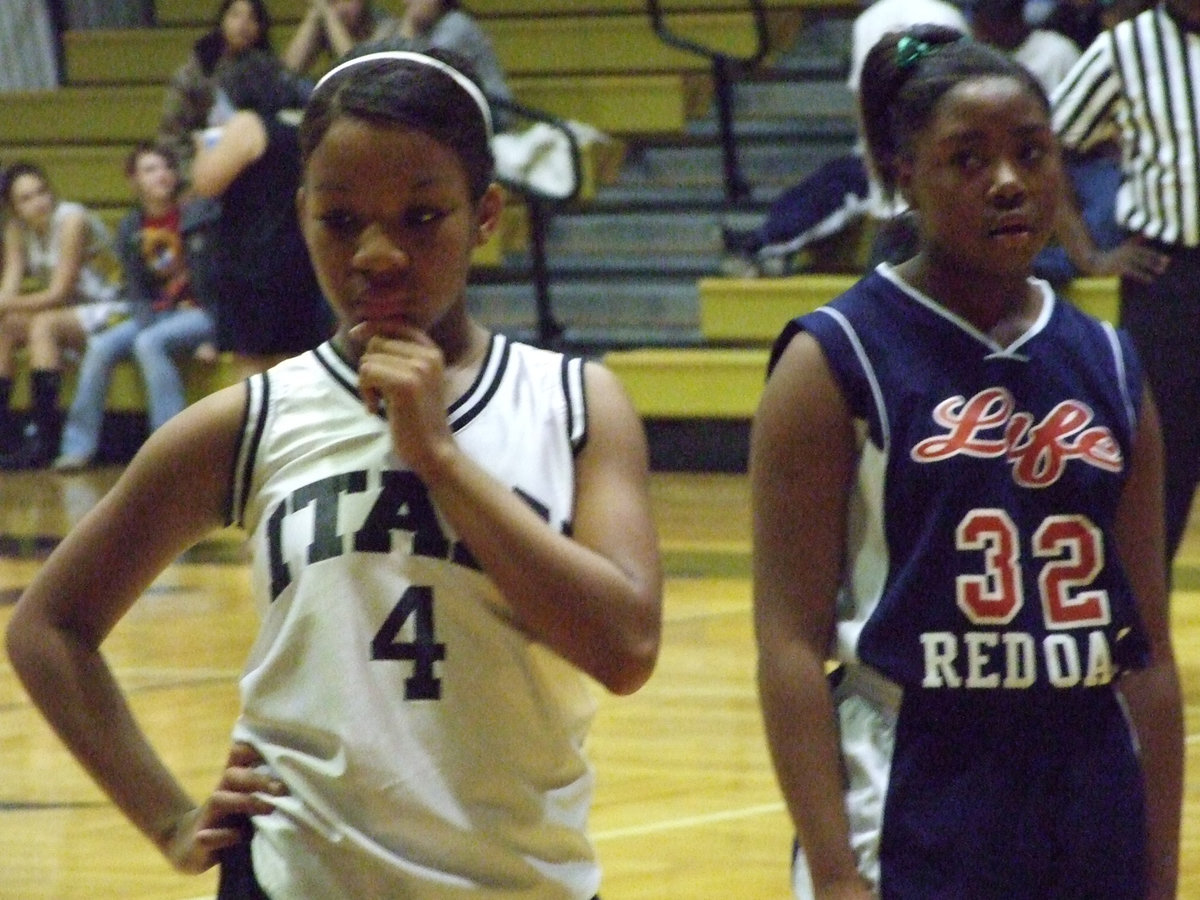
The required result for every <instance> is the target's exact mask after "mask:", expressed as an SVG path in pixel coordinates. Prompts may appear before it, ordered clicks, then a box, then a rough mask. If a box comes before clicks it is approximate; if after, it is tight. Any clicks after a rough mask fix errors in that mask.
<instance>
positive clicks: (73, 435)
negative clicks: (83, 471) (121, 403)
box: [54, 319, 139, 469]
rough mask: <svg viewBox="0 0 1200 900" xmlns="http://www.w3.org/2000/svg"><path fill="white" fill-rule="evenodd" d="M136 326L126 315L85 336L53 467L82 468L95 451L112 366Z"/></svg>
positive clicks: (125, 349) (122, 354) (125, 352)
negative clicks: (125, 317)
mask: <svg viewBox="0 0 1200 900" xmlns="http://www.w3.org/2000/svg"><path fill="white" fill-rule="evenodd" d="M138 327H139V326H138V323H137V322H136V321H134V320H133V319H126V320H125V321H124V322H119V323H117V324H116V325H114V326H113V327H112V328H106V329H104V330H103V331H98V332H96V333H95V334H93V335H91V336H90V337H89V338H88V342H87V351H86V352H85V353H84V355H83V360H82V361H81V362H80V364H79V378H78V380H77V382H76V385H75V398H74V400H72V402H71V408H70V410H69V411H68V412H67V421H66V423H65V424H64V426H63V434H62V441H61V442H60V444H59V457H58V459H57V460H55V463H54V467H55V468H56V469H58V468H61V469H72V468H82V467H83V466H86V465H87V464H88V463H89V462H91V460H92V457H94V456H95V455H96V449H97V447H98V446H99V444H100V429H101V427H102V426H103V424H104V407H105V402H106V400H107V399H108V386H109V383H110V381H111V380H112V370H113V367H114V366H116V364H117V363H118V362H119V361H120V360H121V359H122V358H123V357H126V356H128V355H129V351H130V348H131V347H132V345H133V340H134V338H135V337H136V336H137V333H138Z"/></svg>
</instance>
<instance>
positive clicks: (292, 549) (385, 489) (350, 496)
mask: <svg viewBox="0 0 1200 900" xmlns="http://www.w3.org/2000/svg"><path fill="white" fill-rule="evenodd" d="M369 475H370V473H368V472H367V471H365V470H360V471H353V472H342V473H339V474H337V475H333V476H330V477H329V478H323V479H321V480H319V481H315V482H313V483H312V484H309V485H306V486H305V487H302V488H300V489H298V490H296V491H293V492H292V494H291V495H290V496H289V497H288V498H287V499H286V500H285V501H283V502H281V503H279V504H277V505H276V507H275V509H274V510H272V512H271V514H270V516H269V518H268V521H267V541H268V553H269V560H270V572H271V599H272V600H274V599H275V598H277V597H278V596H279V595H280V594H281V593H283V591H284V590H286V589H287V587H288V585H289V584H291V583H292V580H293V578H294V575H295V572H294V570H293V567H294V566H296V565H308V564H312V563H316V562H320V561H322V560H326V559H333V558H334V557H337V556H342V555H344V554H347V553H390V552H391V550H392V548H393V540H394V539H395V536H396V535H407V536H408V537H410V538H411V541H412V546H411V549H410V552H411V553H412V554H413V555H414V556H425V557H431V558H433V559H442V560H446V561H448V562H452V563H456V564H458V565H462V566H467V567H469V568H473V569H478V568H479V564H478V563H477V562H476V561H475V559H474V557H473V556H472V555H471V552H470V551H469V550H468V549H467V547H466V546H465V545H464V544H462V543H461V542H460V541H456V540H454V539H452V537H451V536H449V535H448V534H447V532H446V529H445V528H443V526H442V523H441V521H440V519H439V518H438V515H437V511H436V510H435V509H434V506H433V503H432V502H431V501H430V499H429V493H428V491H427V490H426V489H425V485H424V484H423V483H422V481H421V480H420V479H419V478H418V477H417V476H416V475H414V474H413V473H412V472H408V471H396V470H386V471H384V472H381V473H379V475H378V479H379V482H378V485H377V486H376V487H373V488H372V487H371V486H370V479H369ZM513 490H514V492H515V493H516V494H517V496H519V497H521V499H522V500H524V501H525V502H526V503H527V504H528V505H529V507H530V508H531V509H533V510H534V511H535V512H536V513H537V514H538V515H539V516H541V517H542V519H543V520H549V509H548V507H547V506H546V505H545V504H543V503H541V502H539V501H537V500H536V499H534V498H532V497H530V496H529V495H528V494H526V493H525V492H524V491H521V490H520V489H519V488H514V489H513ZM372 494H373V495H374V496H373V498H372ZM310 508H311V512H306V511H308V510H310ZM300 514H304V515H306V516H307V518H308V519H309V520H310V524H309V525H308V526H307V528H305V527H293V528H288V529H285V527H284V523H285V522H286V521H287V520H288V518H289V517H292V516H298V515H300ZM285 532H286V533H287V534H288V535H289V539H288V540H287V541H285V539H284V535H285Z"/></svg>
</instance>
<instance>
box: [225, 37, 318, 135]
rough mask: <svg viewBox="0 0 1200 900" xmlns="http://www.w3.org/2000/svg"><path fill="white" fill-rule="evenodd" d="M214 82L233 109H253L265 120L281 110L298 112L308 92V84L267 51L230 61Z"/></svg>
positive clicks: (239, 56)
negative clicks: (296, 110)
mask: <svg viewBox="0 0 1200 900" xmlns="http://www.w3.org/2000/svg"><path fill="white" fill-rule="evenodd" d="M217 83H218V84H219V85H220V86H221V90H223V91H224V92H225V96H226V97H228V98H229V102H230V103H231V104H232V105H233V107H234V108H235V109H248V110H252V111H253V112H256V113H258V114H259V115H260V116H262V117H263V118H264V119H269V118H271V117H272V116H274V115H275V114H276V113H277V112H279V111H280V110H282V109H300V108H301V107H303V106H304V104H305V103H306V102H307V101H308V95H309V93H310V91H309V83H308V82H307V81H306V80H305V79H304V78H302V77H300V76H298V75H296V74H295V73H293V72H290V71H288V70H287V69H286V68H285V67H284V65H283V63H282V62H281V61H280V59H279V57H277V56H276V55H275V54H274V53H271V52H269V51H267V50H247V51H246V52H245V53H242V54H240V55H238V56H237V57H236V58H235V59H231V60H229V61H228V62H227V63H226V64H225V65H223V66H221V69H220V71H219V73H218V75H217Z"/></svg>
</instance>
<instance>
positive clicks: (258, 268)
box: [192, 50, 332, 374]
mask: <svg viewBox="0 0 1200 900" xmlns="http://www.w3.org/2000/svg"><path fill="white" fill-rule="evenodd" d="M219 83H220V86H221V88H222V89H223V90H224V91H225V93H226V95H227V96H228V97H229V100H230V102H231V103H232V104H233V106H234V108H235V110H236V112H234V113H233V115H232V116H230V118H229V120H228V121H227V122H226V123H225V125H224V126H222V128H221V129H220V136H219V137H218V138H217V139H216V140H215V141H214V142H212V143H206V144H205V145H204V146H203V147H201V148H200V149H199V150H198V152H197V154H196V159H195V162H194V163H193V167H192V189H193V190H194V191H195V192H196V193H197V194H199V195H200V196H203V197H208V198H213V199H218V200H219V201H220V204H221V215H220V217H219V218H218V219H217V221H216V223H215V225H214V226H213V231H212V235H211V239H212V243H211V247H212V266H213V270H212V271H213V299H214V313H215V317H216V322H217V346H218V349H220V350H222V351H230V352H232V353H234V354H236V356H237V361H238V365H239V368H240V370H241V372H242V373H243V374H250V373H252V372H257V371H262V370H263V369H265V368H267V367H268V366H270V365H271V364H273V363H274V362H276V361H278V360H279V359H282V358H284V357H287V356H294V355H295V354H297V353H301V352H303V351H305V350H308V349H310V348H312V347H315V346H316V345H317V344H319V343H321V342H322V341H324V340H326V339H327V338H328V337H329V334H330V329H331V327H332V319H331V317H330V312H329V307H328V305H327V304H326V303H325V301H324V299H323V297H322V295H321V290H320V288H319V287H318V285H317V279H316V275H315V274H314V273H313V268H312V263H311V262H310V260H309V257H308V251H307V249H306V248H305V245H304V238H303V236H302V235H301V233H300V224H299V222H298V220H297V218H296V191H297V189H298V188H299V186H300V148H299V143H298V135H297V125H298V123H299V110H300V108H302V107H303V106H304V104H305V101H306V100H307V98H308V93H309V90H308V87H307V84H306V83H302V81H301V79H299V78H298V77H297V76H296V75H294V74H293V73H291V72H289V71H287V70H286V69H285V68H284V67H283V64H282V62H280V60H279V59H277V58H276V57H275V56H273V55H272V54H270V53H267V52H265V51H262V50H255V51H250V52H247V53H243V54H241V55H240V56H238V57H237V58H236V59H234V60H231V61H230V63H229V64H228V65H227V66H225V67H224V68H223V69H222V71H221V72H220V75H219Z"/></svg>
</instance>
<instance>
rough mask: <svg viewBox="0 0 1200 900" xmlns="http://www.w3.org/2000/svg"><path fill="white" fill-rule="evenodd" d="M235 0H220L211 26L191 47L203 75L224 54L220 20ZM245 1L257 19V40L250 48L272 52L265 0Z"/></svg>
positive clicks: (268, 11) (269, 13)
mask: <svg viewBox="0 0 1200 900" xmlns="http://www.w3.org/2000/svg"><path fill="white" fill-rule="evenodd" d="M236 2H237V0H221V4H220V6H218V7H217V14H216V16H215V17H214V19H213V26H212V28H211V29H210V30H209V31H207V32H206V33H205V34H204V35H203V36H202V37H201V38H200V39H199V40H197V41H196V44H195V46H194V48H193V49H194V51H195V53H196V59H198V60H199V61H200V68H201V70H202V71H203V72H204V74H205V75H212V73H213V71H214V70H215V69H216V67H217V62H218V61H220V59H221V57H222V56H224V55H225V33H224V32H223V31H222V30H221V20H222V19H224V18H225V13H227V12H229V7H231V6H233V4H234V3H236ZM246 2H247V3H249V4H250V6H251V8H252V9H253V10H254V18H256V19H258V40H257V41H255V42H254V45H253V47H252V48H251V49H254V50H265V51H267V52H272V50H271V11H270V10H268V9H267V4H266V0H246Z"/></svg>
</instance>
